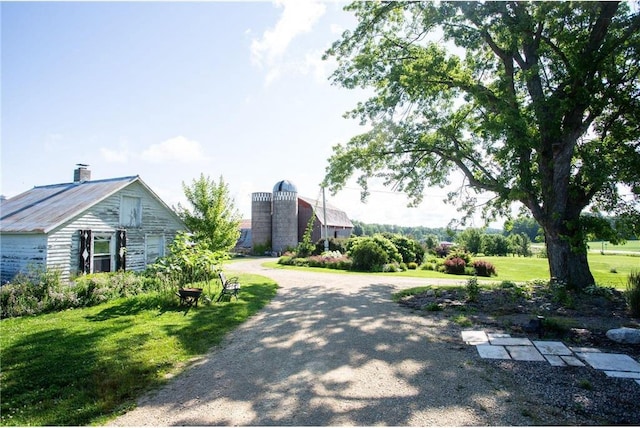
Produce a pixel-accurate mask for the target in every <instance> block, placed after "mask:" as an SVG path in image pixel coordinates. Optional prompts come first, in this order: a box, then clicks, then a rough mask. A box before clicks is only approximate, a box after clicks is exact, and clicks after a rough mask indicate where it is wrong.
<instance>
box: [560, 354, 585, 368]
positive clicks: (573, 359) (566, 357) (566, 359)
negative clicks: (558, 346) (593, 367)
mask: <svg viewBox="0 0 640 428" xmlns="http://www.w3.org/2000/svg"><path fill="white" fill-rule="evenodd" d="M560 358H562V361H564V362H565V363H567V364H568V365H570V366H572V367H584V363H583V362H582V361H580V360H579V359H577V358H576V357H573V356H570V355H561V356H560Z"/></svg>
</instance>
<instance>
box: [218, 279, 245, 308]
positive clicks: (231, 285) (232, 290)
mask: <svg viewBox="0 0 640 428" xmlns="http://www.w3.org/2000/svg"><path fill="white" fill-rule="evenodd" d="M218 276H219V277H220V282H221V283H222V291H221V292H220V296H218V299H217V300H216V302H219V301H220V300H222V297H223V296H224V295H225V294H226V295H228V296H229V300H231V296H235V297H236V300H238V292H239V291H240V282H239V281H238V277H237V276H234V277H231V278H229V279H227V277H226V276H225V274H224V273H222V272H220V273H218Z"/></svg>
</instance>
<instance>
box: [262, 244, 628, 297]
mask: <svg viewBox="0 0 640 428" xmlns="http://www.w3.org/2000/svg"><path fill="white" fill-rule="evenodd" d="M588 258H589V266H590V268H591V273H592V274H593V277H594V278H595V280H596V283H597V284H598V285H602V286H609V287H615V288H617V289H620V290H624V289H625V288H626V284H627V277H628V275H629V273H630V272H631V270H632V269H635V270H640V256H634V255H628V254H612V253H605V254H604V255H602V254H600V253H594V252H592V253H589V255H588ZM478 259H480V260H487V261H489V262H491V263H493V265H494V266H495V267H496V270H497V272H498V276H494V277H491V278H486V279H485V278H479V279H480V280H482V281H494V282H497V281H506V280H508V281H516V282H522V281H530V280H533V279H545V280H547V279H549V264H548V261H547V259H545V258H540V257H479V258H478ZM266 265H268V266H269V267H273V268H282V269H305V270H313V271H315V272H325V273H326V272H344V273H346V274H351V273H356V272H345V271H336V270H330V269H324V268H296V267H292V266H282V265H278V264H277V262H276V261H275V260H274V261H273V262H267V263H266ZM360 273H361V272H360ZM373 275H380V276H392V275H397V276H408V277H416V278H448V279H460V281H465V280H466V279H467V278H469V277H468V276H464V275H461V276H456V275H448V274H445V273H442V272H434V271H428V270H419V269H418V270H408V271H405V272H394V273H375V274H373Z"/></svg>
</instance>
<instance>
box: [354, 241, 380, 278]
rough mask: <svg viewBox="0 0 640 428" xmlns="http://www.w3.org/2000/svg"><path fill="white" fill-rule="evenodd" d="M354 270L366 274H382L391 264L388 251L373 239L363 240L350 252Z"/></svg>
mask: <svg viewBox="0 0 640 428" xmlns="http://www.w3.org/2000/svg"><path fill="white" fill-rule="evenodd" d="M349 255H350V256H351V260H352V262H353V269H354V270H359V271H365V272H380V271H382V268H383V266H384V265H385V264H386V263H388V262H389V256H388V255H387V253H386V251H385V250H384V249H383V248H381V247H380V246H379V245H378V244H377V243H376V242H374V241H373V240H371V239H361V240H359V241H358V242H356V243H355V244H354V245H353V247H351V250H350V251H349Z"/></svg>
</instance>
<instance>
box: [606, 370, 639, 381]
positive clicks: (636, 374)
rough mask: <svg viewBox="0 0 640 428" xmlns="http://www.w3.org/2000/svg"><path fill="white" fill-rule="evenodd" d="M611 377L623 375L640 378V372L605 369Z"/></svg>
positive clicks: (624, 376)
mask: <svg viewBox="0 0 640 428" xmlns="http://www.w3.org/2000/svg"><path fill="white" fill-rule="evenodd" d="M604 373H605V374H606V375H607V376H609V377H623V378H629V379H640V373H638V372H617V371H609V370H605V372H604Z"/></svg>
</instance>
